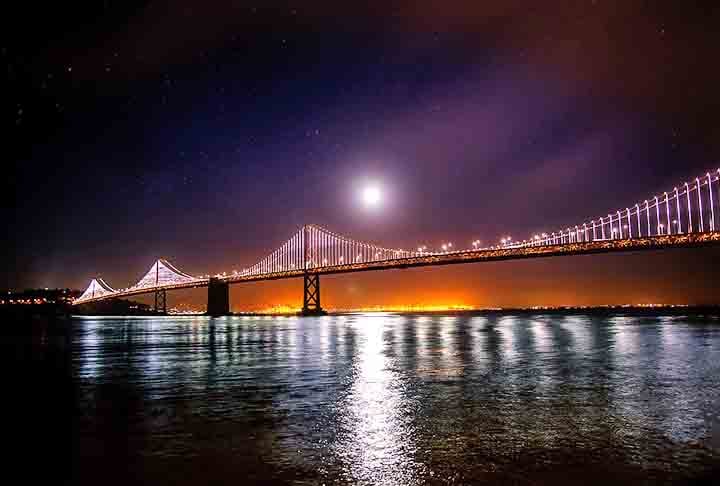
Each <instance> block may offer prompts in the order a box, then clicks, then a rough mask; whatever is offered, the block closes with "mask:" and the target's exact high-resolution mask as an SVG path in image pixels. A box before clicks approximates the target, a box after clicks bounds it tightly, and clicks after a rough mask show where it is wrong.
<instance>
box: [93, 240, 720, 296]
mask: <svg viewBox="0 0 720 486" xmlns="http://www.w3.org/2000/svg"><path fill="white" fill-rule="evenodd" d="M714 245H720V231H709V232H704V233H685V234H675V235H660V236H650V237H640V238H638V237H636V238H625V239H612V240H610V239H608V240H596V241H590V242H580V243H563V244H556V245H538V246H532V245H528V246H506V247H501V248H487V249H478V250H461V251H456V252H443V253H428V254H427V255H422V256H414V257H409V258H397V259H388V260H380V261H371V262H364V263H363V262H359V263H349V264H341V265H333V266H318V267H310V268H307V269H299V270H288V271H282V272H275V273H268V274H263V275H244V276H243V275H228V276H225V277H217V280H218V281H220V282H222V283H223V284H235V283H242V282H258V281H265V280H280V279H287V278H298V277H304V276H306V275H308V274H311V275H333V274H342V273H354V272H367V271H377V270H393V269H404V268H417V267H428V266H440V265H455V264H461V263H482V262H494V261H505V260H520V259H527V258H545V257H559V256H571V255H592V254H598V253H619V252H634V251H647V250H665V249H671V248H693V247H703V246H714ZM210 280H211V279H208V278H204V279H198V280H195V281H193V282H186V283H181V284H174V285H161V286H156V287H146V288H141V289H127V290H123V291H119V292H115V293H113V294H111V295H103V296H101V297H96V298H93V299H87V300H85V301H83V302H82V303H83V304H85V303H89V302H97V301H101V300H106V299H115V298H118V297H130V296H133V295H140V294H147V293H152V292H157V291H161V290H175V289H188V288H199V287H207V286H208V285H209V283H210ZM318 292H319V289H318Z"/></svg>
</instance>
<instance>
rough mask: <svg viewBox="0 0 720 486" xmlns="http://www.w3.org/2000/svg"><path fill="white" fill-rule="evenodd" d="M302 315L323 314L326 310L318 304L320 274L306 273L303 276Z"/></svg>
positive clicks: (325, 313)
mask: <svg viewBox="0 0 720 486" xmlns="http://www.w3.org/2000/svg"><path fill="white" fill-rule="evenodd" d="M301 314H302V315H303V316H324V315H327V312H325V311H324V310H323V308H322V307H321V306H320V275H319V274H317V273H306V274H305V275H304V276H303V308H302V312H301Z"/></svg>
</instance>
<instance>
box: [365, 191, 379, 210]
mask: <svg viewBox="0 0 720 486" xmlns="http://www.w3.org/2000/svg"><path fill="white" fill-rule="evenodd" d="M381 199H382V195H381V194H380V189H379V188H378V187H377V186H367V187H366V188H364V189H363V191H362V200H363V203H364V204H365V206H367V207H369V208H374V207H376V206H378V205H379V204H380V200H381Z"/></svg>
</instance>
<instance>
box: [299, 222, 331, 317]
mask: <svg viewBox="0 0 720 486" xmlns="http://www.w3.org/2000/svg"><path fill="white" fill-rule="evenodd" d="M308 233H309V232H308V227H307V226H304V227H303V269H304V274H303V307H302V312H301V314H302V315H303V316H324V315H327V312H326V311H325V310H323V308H322V306H321V305H320V274H318V273H311V272H309V271H308V261H309V260H310V252H309V248H308V239H309V238H308Z"/></svg>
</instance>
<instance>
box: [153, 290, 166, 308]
mask: <svg viewBox="0 0 720 486" xmlns="http://www.w3.org/2000/svg"><path fill="white" fill-rule="evenodd" d="M154 310H155V313H156V314H167V291H166V290H165V289H160V290H156V291H155V307H154Z"/></svg>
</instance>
